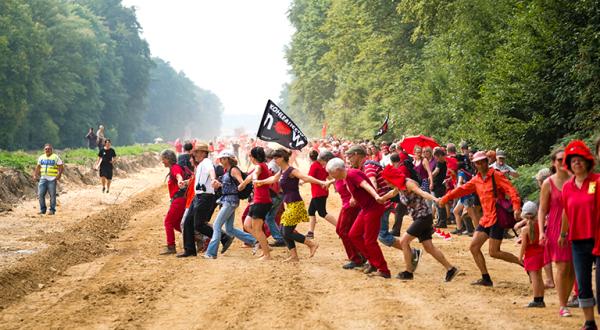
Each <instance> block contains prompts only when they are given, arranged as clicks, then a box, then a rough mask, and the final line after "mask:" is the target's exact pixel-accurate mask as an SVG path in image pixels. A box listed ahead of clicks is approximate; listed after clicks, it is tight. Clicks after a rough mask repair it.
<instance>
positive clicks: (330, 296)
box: [0, 169, 582, 329]
mask: <svg viewBox="0 0 600 330" xmlns="http://www.w3.org/2000/svg"><path fill="white" fill-rule="evenodd" d="M161 178H164V169H162V172H161V171H158V170H157V171H156V173H154V172H153V174H152V175H149V176H147V177H146V178H144V182H148V187H147V188H146V189H145V191H143V192H139V193H137V194H132V195H130V197H129V198H128V200H127V201H125V202H123V203H121V204H119V205H115V206H111V212H107V211H102V210H98V209H97V208H89V209H88V208H87V207H85V206H83V207H82V208H81V209H82V210H81V211H80V212H79V213H78V214H72V215H71V217H72V218H71V219H70V220H68V223H67V224H66V226H65V229H64V230H62V231H60V232H59V233H55V234H52V233H50V234H46V236H49V237H47V238H45V239H44V242H45V244H47V245H48V246H49V247H48V248H47V249H45V250H42V251H41V252H39V253H37V254H33V255H31V256H28V257H25V258H24V259H23V260H13V261H12V263H11V265H10V267H9V269H12V270H13V272H12V273H11V272H7V271H6V270H5V271H4V272H3V273H2V274H3V275H4V277H0V280H3V281H11V285H7V283H2V285H3V286H4V291H3V292H4V293H6V292H9V293H10V294H11V295H12V296H11V297H8V298H10V299H8V298H7V296H5V297H0V302H2V306H3V307H2V309H1V310H0V329H17V328H19V329H47V328H51V329H58V328H82V329H83V328H85V329H88V328H93V329H122V328H127V329H129V328H152V329H164V328H170V329H190V328H194V329H196V328H211V329H212V328H215V329H225V328H235V329H240V328H244V329H257V328H265V327H266V328H276V329H283V328H287V329H289V328H292V329H305V328H317V329H341V328H350V329H381V328H383V329H409V328H411V329H412V328H415V329H420V328H422V329H425V328H428V329H432V328H434V329H440V328H464V329H477V328H479V329H481V328H483V329H492V328H493V329H532V328H543V329H566V328H571V329H572V328H575V327H577V326H580V325H581V323H582V316H581V312H580V311H579V310H577V309H572V312H573V314H574V317H573V318H571V319H561V318H559V317H558V305H557V297H556V293H555V291H554V290H550V291H548V292H547V294H546V303H547V306H548V307H547V308H545V309H536V310H531V309H526V308H523V305H525V304H526V303H528V302H529V301H530V300H531V294H530V287H529V281H528V278H527V276H526V275H525V272H524V271H523V270H522V269H520V268H519V267H518V266H513V265H509V264H506V263H503V262H500V261H495V260H492V259H491V258H489V257H488V256H487V253H486V258H487V260H488V267H489V269H490V273H491V275H492V278H493V280H494V282H495V287H494V288H481V287H472V286H470V285H469V283H470V282H471V281H473V280H475V279H477V277H478V276H479V275H478V272H477V270H476V267H475V264H474V262H473V261H472V259H471V256H470V253H469V252H468V242H469V238H468V237H458V238H456V237H455V238H454V239H453V240H452V241H450V242H444V241H442V240H441V239H437V238H436V239H435V243H436V244H438V246H440V247H441V249H442V251H443V252H444V253H445V254H446V256H447V257H448V259H449V260H450V262H451V263H454V264H455V265H457V266H458V267H459V268H460V269H461V274H460V275H459V276H457V277H456V279H455V280H454V281H453V282H452V283H444V282H443V276H444V273H445V271H444V269H443V268H442V267H441V266H440V265H439V264H438V263H437V262H435V260H433V258H432V257H431V256H429V255H425V256H424V258H423V259H422V261H421V264H420V265H419V269H418V270H417V272H416V274H415V280H414V281H412V282H402V281H400V280H397V279H389V280H384V279H379V278H367V277H366V276H365V275H363V274H362V273H359V272H358V271H352V270H343V269H342V268H341V266H342V264H343V263H345V254H344V251H343V248H342V245H341V242H340V240H339V239H338V238H337V236H336V234H335V230H334V228H333V227H332V226H331V225H329V224H328V223H326V222H325V221H324V220H321V221H320V222H319V224H318V226H317V232H316V240H317V241H318V242H319V243H320V248H319V250H318V251H317V254H316V256H315V257H314V258H312V259H307V255H308V249H307V248H306V247H305V246H300V247H299V252H300V257H301V262H300V263H298V264H283V263H281V261H282V260H283V259H284V257H285V256H286V255H287V253H286V250H285V249H284V248H277V249H275V251H274V257H275V260H274V261H270V262H260V261H257V260H254V259H255V258H254V257H253V256H252V254H251V251H250V250H249V249H247V248H242V247H241V243H240V242H239V241H236V242H234V244H233V246H232V248H231V249H230V250H229V251H228V252H227V253H226V254H224V255H219V258H218V259H217V260H205V259H202V258H187V259H177V258H175V257H173V256H168V257H164V256H159V255H158V252H159V250H160V248H161V247H162V245H163V244H164V229H163V226H162V221H163V217H164V214H165V213H166V210H167V205H168V196H167V192H166V187H165V186H163V185H162V184H161V183H162V182H161V180H160V179H161ZM132 184H133V182H132ZM302 190H303V195H304V198H305V202H308V196H309V186H308V185H305V186H303V187H302ZM23 207H30V206H23ZM105 207H108V206H107V205H105ZM339 208H340V202H339V197H338V195H337V194H333V193H332V195H331V197H330V199H329V202H328V209H329V211H330V212H332V213H335V214H337V213H338V212H339ZM16 213H17V214H19V211H17V212H16ZM237 219H239V217H238V218H237ZM237 219H236V226H238V227H239V222H238V221H239V220H237ZM36 221H47V220H46V219H36ZM64 221H67V220H64ZM409 222H410V220H409V218H406V219H405V221H404V227H405V228H406V226H407V225H408V224H409ZM111 226H112V227H113V228H112V229H110V227H111ZM306 228H307V226H306V224H302V225H301V226H300V227H299V229H300V231H301V232H305V231H306ZM104 231H106V232H104ZM4 233H5V232H3V233H2V235H4ZM53 235H54V236H53ZM107 235H108V237H105V236H107ZM178 239H179V236H178ZM98 244H101V246H96V247H93V245H98ZM57 246H58V247H57ZM414 246H416V247H419V244H418V243H416V244H414ZM504 246H505V248H506V249H508V250H510V251H512V252H515V253H516V251H517V249H518V247H517V246H515V244H514V243H513V242H512V241H507V242H505V244H504ZM485 247H487V245H486V246H485ZM74 249H77V250H80V251H71V250H74ZM179 249H180V247H179ZM49 251H50V252H49ZM383 251H384V254H385V256H386V258H387V260H388V263H389V265H390V268H391V270H392V272H393V273H398V272H399V271H401V270H402V264H403V263H402V256H401V253H400V251H398V250H394V249H391V248H386V247H383ZM45 253H46V255H44V254H45ZM61 256H67V257H61ZM394 275H395V274H394ZM23 281H25V282H27V283H25V282H23ZM36 281H43V283H41V282H40V283H36Z"/></svg>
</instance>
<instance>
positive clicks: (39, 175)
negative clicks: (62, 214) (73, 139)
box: [33, 144, 64, 215]
mask: <svg viewBox="0 0 600 330" xmlns="http://www.w3.org/2000/svg"><path fill="white" fill-rule="evenodd" d="M63 171H64V165H63V161H62V160H61V159H60V157H59V156H58V155H57V154H55V153H54V152H53V148H52V145H51V144H46V145H44V154H43V155H41V156H40V157H38V161H37V165H36V166H35V170H34V172H33V179H34V180H38V179H39V180H40V182H39V183H38V198H39V201H40V214H46V211H47V208H46V193H48V194H49V195H50V212H48V214H49V215H53V214H54V213H56V184H57V183H58V181H59V180H60V178H61V177H62V173H63Z"/></svg>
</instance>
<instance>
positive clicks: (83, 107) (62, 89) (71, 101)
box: [0, 0, 221, 150]
mask: <svg viewBox="0 0 600 330" xmlns="http://www.w3.org/2000/svg"><path fill="white" fill-rule="evenodd" d="M121 1H122V0H72V1H67V0H6V1H0V148H1V149H9V150H14V149H37V148H39V147H40V146H41V145H43V144H45V143H52V144H53V145H55V146H56V147H59V148H62V147H75V146H82V145H84V142H85V140H84V136H85V134H86V133H87V130H88V128H89V127H98V125H100V124H102V125H104V126H105V127H106V128H107V134H106V135H107V137H109V138H111V139H112V141H113V143H115V144H117V145H118V144H131V143H133V142H134V139H135V138H136V137H139V134H138V132H139V131H142V130H143V129H146V128H145V127H144V126H143V125H141V123H143V122H144V120H147V119H148V118H149V117H148V113H149V112H151V111H152V110H153V109H156V108H157V107H159V106H158V105H156V103H161V102H162V104H164V103H165V102H164V100H161V99H156V98H150V97H149V96H148V94H150V93H153V92H154V91H155V90H156V88H159V87H160V88H162V87H163V86H165V84H167V86H168V84H169V83H170V82H171V81H168V82H166V81H153V82H151V74H152V72H155V71H156V70H155V69H153V68H154V66H155V62H156V61H159V60H154V61H153V59H152V58H151V57H150V51H149V48H148V44H147V43H146V41H145V40H144V39H142V38H141V36H140V31H141V26H140V24H139V22H138V21H137V18H136V14H135V10H134V9H133V8H128V7H125V6H124V5H123V4H122V3H121ZM162 63H164V62H162ZM153 70H154V71H153ZM171 70H172V68H171ZM176 75H179V76H180V77H181V79H179V80H178V82H179V84H178V85H175V86H171V88H169V89H168V90H167V91H165V92H163V94H162V97H163V98H166V99H169V100H172V101H176V102H179V103H180V104H183V103H185V101H183V100H182V99H181V98H182V97H183V98H186V99H187V98H188V97H190V95H192V97H191V99H192V100H193V99H196V100H195V101H188V102H191V103H188V105H192V106H191V107H189V108H186V109H185V111H186V112H185V113H181V111H180V109H177V110H174V111H173V112H172V111H171V109H170V108H165V107H164V106H163V108H162V112H163V113H164V114H165V116H166V117H167V118H174V119H177V118H180V117H182V118H189V119H197V118H198V116H197V113H201V112H202V111H205V112H208V113H210V114H209V115H210V116H212V117H211V119H212V120H213V123H220V115H221V106H220V103H219V101H218V98H216V96H214V95H213V94H207V93H209V92H208V91H202V92H198V91H197V90H199V89H198V87H196V86H195V85H193V83H192V82H191V81H189V79H187V78H185V77H184V75H183V73H179V74H176ZM155 78H156V77H155ZM167 78H170V77H167ZM182 86H183V87H185V88H187V89H188V92H187V94H186V93H183V94H181V93H180V92H181V91H180V90H179V89H178V88H177V87H182ZM202 93H204V94H202ZM194 94H201V95H200V96H198V97H194V96H193V95H194ZM203 102H204V103H208V105H206V104H203ZM202 104H203V105H202ZM202 107H203V108H202ZM202 109H204V110H202ZM190 117H193V118H190ZM161 124H162V122H161ZM154 128H155V131H153V134H152V135H150V137H148V134H147V135H146V138H145V139H144V140H143V141H144V142H148V141H152V139H154V138H156V137H157V136H161V135H163V136H181V135H183V134H184V129H183V128H182V129H181V130H180V132H178V133H179V134H176V133H177V132H173V131H172V130H171V131H167V130H169V129H171V128H172V125H171V126H168V125H158V126H155V127H154ZM210 129H212V130H213V131H212V132H211V134H214V135H216V134H215V132H214V131H215V130H216V132H218V129H219V125H212V126H210Z"/></svg>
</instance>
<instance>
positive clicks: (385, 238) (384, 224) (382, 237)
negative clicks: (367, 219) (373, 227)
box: [378, 209, 396, 246]
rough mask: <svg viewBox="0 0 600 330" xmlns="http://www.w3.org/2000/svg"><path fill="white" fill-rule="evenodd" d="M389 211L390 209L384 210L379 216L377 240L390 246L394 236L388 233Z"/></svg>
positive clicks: (390, 211)
mask: <svg viewBox="0 0 600 330" xmlns="http://www.w3.org/2000/svg"><path fill="white" fill-rule="evenodd" d="M390 213H392V209H388V210H385V212H383V215H382V216H381V220H380V221H381V228H380V229H379V237H378V238H379V241H380V242H381V243H382V244H383V245H385V246H392V244H394V241H395V240H396V238H395V237H394V235H392V233H390V231H389V228H390Z"/></svg>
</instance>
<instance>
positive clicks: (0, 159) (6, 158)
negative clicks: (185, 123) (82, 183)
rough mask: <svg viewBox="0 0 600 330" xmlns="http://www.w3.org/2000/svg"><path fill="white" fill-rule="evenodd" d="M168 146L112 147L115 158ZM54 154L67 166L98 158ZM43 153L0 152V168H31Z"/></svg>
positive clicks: (78, 152) (88, 153) (73, 152)
mask: <svg viewBox="0 0 600 330" xmlns="http://www.w3.org/2000/svg"><path fill="white" fill-rule="evenodd" d="M170 147H171V146H169V145H168V144H135V145H130V146H122V147H114V149H115V151H116V153H117V156H119V157H121V156H138V155H141V154H143V153H144V152H160V151H161V150H163V149H166V148H170ZM55 152H56V153H57V154H58V155H59V156H60V157H61V158H62V160H63V161H64V162H65V163H67V164H79V165H83V164H86V163H88V162H92V161H95V160H96V159H97V157H98V151H97V150H96V149H86V148H79V149H64V150H55ZM42 153H43V150H40V151H38V152H34V151H27V152H26V151H0V167H8V168H14V169H17V170H25V169H30V168H33V167H34V166H35V164H36V162H37V158H38V157H39V156H40V155H41V154H42Z"/></svg>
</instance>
